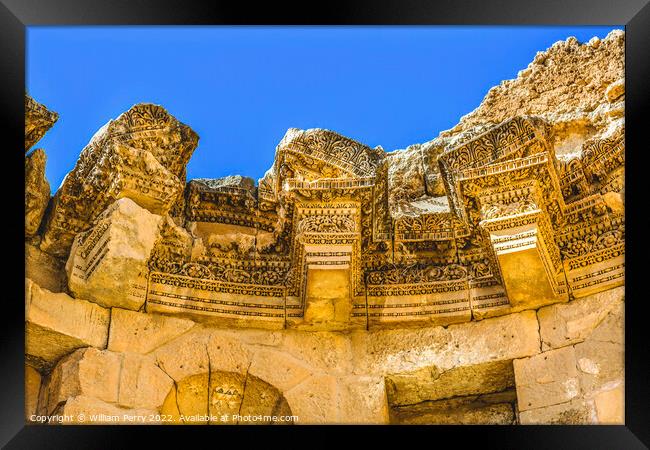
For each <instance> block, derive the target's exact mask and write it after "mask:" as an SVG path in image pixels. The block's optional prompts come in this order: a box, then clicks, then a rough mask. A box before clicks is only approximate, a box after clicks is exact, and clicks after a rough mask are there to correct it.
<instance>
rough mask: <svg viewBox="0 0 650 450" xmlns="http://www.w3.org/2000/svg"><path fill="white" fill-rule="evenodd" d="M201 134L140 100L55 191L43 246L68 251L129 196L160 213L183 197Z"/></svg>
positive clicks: (103, 131)
mask: <svg viewBox="0 0 650 450" xmlns="http://www.w3.org/2000/svg"><path fill="white" fill-rule="evenodd" d="M197 143H198V136H197V135H196V133H194V131H192V130H191V129H190V128H189V127H188V126H187V125H184V124H182V123H180V122H179V121H178V120H176V119H175V118H174V117H172V116H171V115H170V114H169V113H168V112H167V111H166V110H165V109H164V108H162V107H161V106H158V105H152V104H146V103H141V104H138V105H135V106H133V107H132V108H131V109H129V110H128V111H127V112H125V113H123V114H121V115H120V116H119V117H118V118H117V119H115V120H111V121H109V122H108V123H107V124H106V125H104V126H103V127H102V128H101V129H100V130H99V131H98V132H97V133H96V134H95V135H94V136H93V138H92V139H91V140H90V142H89V143H88V145H87V146H86V147H85V148H84V149H83V150H82V151H81V154H80V155H79V161H78V162H77V165H76V166H75V167H74V169H73V170H72V171H71V172H70V173H69V174H68V175H67V176H66V177H65V179H64V181H63V183H62V185H61V187H60V188H59V190H58V191H57V192H56V194H55V196H54V200H53V205H52V212H51V214H49V217H48V220H47V223H46V227H45V231H44V234H43V241H42V242H41V248H42V249H43V250H45V251H47V252H49V253H52V254H54V255H57V256H61V255H64V254H66V253H67V252H68V251H69V249H70V246H71V245H72V241H73V239H74V237H75V235H76V234H77V233H80V232H83V231H86V230H88V229H89V228H90V227H91V226H92V224H93V220H94V219H95V218H96V217H97V216H98V215H100V214H101V213H102V212H103V211H104V209H106V208H107V207H108V206H109V205H110V204H111V203H113V202H114V201H116V200H118V199H120V198H124V197H127V198H130V199H132V200H133V201H135V202H136V203H137V204H138V205H140V206H141V207H143V208H146V209H148V210H149V211H151V212H152V213H155V214H166V213H167V212H169V211H170V210H171V209H172V206H173V205H174V204H175V203H176V202H177V201H178V200H179V197H180V196H181V193H182V191H183V186H184V181H185V166H186V165H187V162H188V161H189V159H190V157H191V156H192V153H193V152H194V149H195V148H196V146H197Z"/></svg>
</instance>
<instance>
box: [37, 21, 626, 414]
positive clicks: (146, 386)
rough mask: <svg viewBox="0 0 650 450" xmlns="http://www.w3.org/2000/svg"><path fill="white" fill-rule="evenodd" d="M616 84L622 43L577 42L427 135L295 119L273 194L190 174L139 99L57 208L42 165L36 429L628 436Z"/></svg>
mask: <svg viewBox="0 0 650 450" xmlns="http://www.w3.org/2000/svg"><path fill="white" fill-rule="evenodd" d="M623 79H624V33H623V32H621V31H613V32H612V33H610V34H609V35H608V36H607V38H606V39H603V40H599V39H597V38H594V39H592V40H591V41H589V42H588V43H584V44H583V43H579V42H577V41H576V40H575V38H569V39H568V40H567V41H562V42H558V43H556V44H554V45H553V46H552V47H551V48H549V49H548V50H546V51H544V52H540V53H538V54H537V56H536V57H535V59H534V61H533V62H532V63H531V64H530V65H529V66H528V67H527V68H525V69H524V70H522V71H521V72H520V73H519V75H518V77H517V78H516V79H513V80H509V81H504V82H502V83H501V85H499V86H496V87H494V88H493V89H491V90H490V91H489V92H488V94H487V96H486V97H485V99H484V101H483V103H482V104H481V105H480V106H479V107H478V108H477V109H476V110H475V111H473V112H472V113H470V114H468V115H466V116H464V117H463V118H462V119H461V120H460V122H459V123H458V125H456V126H455V127H454V128H452V129H451V130H448V131H445V132H443V133H441V134H440V136H438V137H437V138H435V139H433V140H432V141H429V142H426V143H423V144H415V145H412V146H410V147H408V148H406V149H404V150H396V151H392V152H386V151H384V150H383V149H382V148H381V147H376V148H370V147H368V146H366V145H364V144H362V143H360V142H356V141H354V140H352V139H349V138H347V137H344V136H341V135H339V134H337V133H336V132H333V131H329V130H324V129H309V130H298V129H295V128H291V129H289V130H288V131H287V133H286V135H285V136H284V138H283V139H282V140H281V142H280V143H279V144H278V146H277V148H276V150H275V160H274V163H273V166H272V167H271V168H270V169H269V170H268V172H267V173H266V174H265V175H264V177H263V178H262V179H260V180H258V182H255V181H254V180H252V179H250V178H246V177H242V176H231V177H226V178H220V179H194V180H189V181H187V180H186V165H187V163H188V161H189V160H190V158H191V156H192V153H193V152H194V151H195V150H196V148H197V145H198V142H199V137H198V136H197V134H196V133H195V132H194V131H192V129H191V128H190V126H188V125H186V124H183V123H181V122H180V121H179V120H178V119H176V118H175V117H173V116H172V115H171V114H170V113H169V112H168V111H167V110H165V108H163V107H162V106H159V105H153V104H147V103H142V104H137V105H134V106H133V107H132V108H131V109H129V110H128V111H126V112H125V113H123V114H121V115H120V116H119V117H117V118H116V119H114V120H110V121H109V122H108V123H107V124H106V125H105V126H104V127H102V128H101V129H100V130H99V131H97V133H96V134H95V136H94V137H93V138H92V139H91V141H90V142H89V143H88V145H87V146H86V147H85V148H84V149H83V150H82V151H81V154H80V156H79V160H78V162H77V164H76V166H75V167H74V169H73V170H72V171H71V172H70V173H69V174H68V175H67V176H66V178H65V180H64V182H63V183H62V184H61V186H60V187H59V188H58V190H57V191H56V193H55V194H54V196H53V197H52V198H50V186H49V184H48V182H47V181H46V179H45V176H44V168H45V163H46V161H45V153H44V152H43V150H40V149H39V150H35V151H33V152H31V153H29V154H28V156H27V157H26V160H25V175H26V192H25V208H26V211H25V251H26V273H27V279H26V305H25V308H26V310H25V311H26V316H25V324H26V350H25V351H26V366H25V370H26V373H25V375H26V417H27V420H28V421H29V420H34V417H35V415H42V416H47V415H50V416H51V415H68V416H73V417H79V415H80V414H82V413H83V414H85V416H86V417H87V418H89V417H90V416H91V415H97V417H99V419H97V420H95V421H94V423H114V422H121V423H133V420H134V419H129V417H146V418H148V420H147V422H146V423H152V422H153V423H168V422H169V423H206V424H207V423H211V424H212V423H214V424H218V423H278V424H280V423H299V424H300V423H404V424H414V423H428V424H443V423H454V424H456V423H459V424H470V423H481V424H519V423H521V424H538V423H542V424H547V423H570V424H573V423H599V424H605V423H607V424H610V423H622V422H623V392H624V368H623V354H624V353H623V316H624V315H623V309H624V275H625V271H624V254H625V216H624V160H625V157H624V137H625V125H624V99H625V88H624V84H623ZM25 107H26V129H25V147H26V151H27V150H29V149H30V148H31V147H32V146H33V145H34V144H35V143H36V142H37V141H38V140H39V139H40V138H41V137H42V136H43V134H44V133H45V132H46V131H47V130H48V129H49V128H50V127H52V126H53V125H54V123H55V122H56V120H57V117H58V116H57V114H56V113H53V112H50V111H49V110H48V109H47V108H46V107H44V106H43V105H40V104H39V103H37V102H36V101H34V100H33V99H31V98H29V97H26V101H25ZM441 107H442V106H441ZM116 418H117V419H116ZM86 421H87V422H88V421H89V420H88V419H86ZM76 422H78V423H79V422H81V420H76Z"/></svg>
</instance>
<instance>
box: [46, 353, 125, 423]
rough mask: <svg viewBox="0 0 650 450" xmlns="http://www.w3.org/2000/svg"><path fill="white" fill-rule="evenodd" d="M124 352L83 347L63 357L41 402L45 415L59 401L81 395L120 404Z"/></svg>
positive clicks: (56, 405) (57, 404)
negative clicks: (121, 369)
mask: <svg viewBox="0 0 650 450" xmlns="http://www.w3.org/2000/svg"><path fill="white" fill-rule="evenodd" d="M121 365H122V355H121V354H119V353H113V352H109V351H108V350H97V349H94V348H90V347H89V348H83V349H79V350H76V351H75V352H74V353H72V354H70V355H68V356H67V357H65V358H63V359H62V360H61V361H60V362H59V363H58V364H57V366H56V367H55V368H54V369H53V370H52V373H50V375H49V378H48V381H47V387H46V388H45V390H44V396H43V398H42V399H41V401H40V408H43V414H52V413H53V412H54V411H55V410H56V408H57V407H58V406H59V404H61V403H64V402H66V401H67V400H68V399H69V398H71V397H76V396H79V395H83V396H88V397H94V398H96V399H99V400H101V401H104V402H108V403H117V401H118V394H119V386H120V368H121Z"/></svg>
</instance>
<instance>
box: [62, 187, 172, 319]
mask: <svg viewBox="0 0 650 450" xmlns="http://www.w3.org/2000/svg"><path fill="white" fill-rule="evenodd" d="M162 220H163V218H162V217H161V216H157V215H155V214H152V213H150V212H149V211H147V210H146V209H144V208H141V207H140V206H138V205H137V204H136V203H134V202H133V201H132V200H131V199H128V198H122V199H120V200H118V201H116V202H115V203H113V204H112V205H111V206H110V207H109V208H108V209H107V210H106V211H105V212H104V213H103V214H102V216H101V217H100V218H99V219H98V221H97V223H96V224H95V226H94V227H93V229H92V230H88V231H86V232H84V233H81V234H79V235H78V236H77V238H76V239H75V242H74V244H73V246H72V250H71V251H70V257H69V258H68V262H67V264H66V272H67V274H68V287H69V288H70V291H71V292H72V293H73V295H74V296H75V297H79V298H85V299H87V300H90V301H93V302H95V303H98V304H100V305H102V306H106V307H113V306H115V307H120V308H125V309H133V310H138V309H140V308H141V307H142V306H143V304H144V301H145V291H146V285H147V281H146V280H147V273H148V269H147V261H148V259H149V256H150V254H151V250H152V249H153V247H154V244H155V242H156V240H157V239H158V237H159V234H160V224H161V222H162Z"/></svg>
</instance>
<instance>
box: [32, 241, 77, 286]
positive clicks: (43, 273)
mask: <svg viewBox="0 0 650 450" xmlns="http://www.w3.org/2000/svg"><path fill="white" fill-rule="evenodd" d="M25 277H26V278H29V279H30V280H32V281H34V282H35V283H36V284H38V285H39V286H40V287H42V288H44V289H47V290H48V291H50V292H63V291H64V290H65V288H66V286H67V284H68V279H67V276H66V273H65V261H64V260H61V259H59V258H55V257H54V256H52V255H49V254H47V253H45V252H44V251H42V250H41V249H39V248H38V247H37V246H34V245H31V244H29V243H25Z"/></svg>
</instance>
